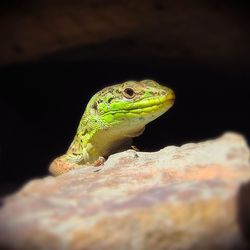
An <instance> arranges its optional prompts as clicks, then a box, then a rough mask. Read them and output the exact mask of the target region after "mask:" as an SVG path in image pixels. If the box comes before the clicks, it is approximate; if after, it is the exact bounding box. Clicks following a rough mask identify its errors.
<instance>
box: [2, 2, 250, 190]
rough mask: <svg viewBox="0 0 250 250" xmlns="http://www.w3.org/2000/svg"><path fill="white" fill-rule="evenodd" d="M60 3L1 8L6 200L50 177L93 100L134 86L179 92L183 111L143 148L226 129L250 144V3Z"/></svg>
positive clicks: (171, 114)
mask: <svg viewBox="0 0 250 250" xmlns="http://www.w3.org/2000/svg"><path fill="white" fill-rule="evenodd" d="M58 4H59V3H58V1H43V2H41V1H37V2H36V3H35V4H34V3H33V2H32V1H27V2H26V3H20V1H5V2H3V3H1V5H2V6H0V9H1V13H2V16H1V19H0V28H1V29H2V30H1V34H4V35H1V37H0V48H1V50H0V52H1V53H0V63H1V67H0V81H1V91H0V106H1V123H0V124H1V125H0V126H1V127H0V129H1V138H0V147H1V148H0V150H1V151H0V154H1V155H0V157H1V159H0V167H1V174H0V181H1V186H0V188H1V190H0V194H1V195H3V194H6V193H9V192H12V191H13V190H15V189H16V188H18V187H19V186H20V185H22V183H24V182H25V181H27V180H29V179H31V178H34V177H42V176H46V175H48V170H47V169H48V165H49V163H50V161H51V160H52V159H53V158H55V157H56V156H58V155H60V154H62V153H64V152H65V151H66V150H67V147H68V146H69V144H70V142H71V140H72V138H73V136H74V133H75V131H76V128H77V125H78V123H79V120H80V118H81V115H82V113H83V111H84V108H85V105H86V104H87V102H88V100H89V99H90V97H91V96H92V95H93V94H94V93H95V92H96V91H98V90H100V89H101V88H103V87H105V86H107V85H110V84H114V83H119V82H122V81H126V80H142V79H154V80H156V81H158V82H159V83H161V84H164V85H166V86H170V87H172V88H173V89H174V90H175V92H176V103H175V105H174V107H173V108H172V109H171V110H169V111H168V112H167V113H166V114H165V115H163V116H162V117H160V118H158V119H157V120H155V121H154V122H152V123H150V124H149V125H148V126H147V129H146V130H145V132H144V134H143V135H142V136H140V137H138V138H136V139H135V140H134V144H135V145H136V146H137V147H138V148H139V149H140V150H142V151H144V150H145V151H154V150H159V149H161V148H162V147H165V146H167V145H181V144H183V143H186V142H196V141H201V140H206V139H209V138H213V137H216V136H219V135H221V134H222V133H224V132H225V131H236V132H239V133H241V134H243V135H244V136H245V137H246V138H247V140H248V142H249V140H250V129H249V123H248V117H249V106H250V105H249V104H250V101H249V93H250V85H249V83H250V72H249V58H250V57H249V55H250V53H249V52H250V49H249V47H250V46H249V44H250V43H249V42H250V35H249V27H250V26H249V24H250V22H249V20H248V9H249V5H248V4H246V3H245V2H243V1H238V2H237V4H236V3H234V2H233V1H221V3H220V4H217V3H216V2H215V1H200V2H199V4H197V3H196V2H195V1H190V2H189V4H188V5H187V4H184V3H183V2H178V1H177V2H175V3H170V2H168V1H133V3H132V2H129V1H128V3H127V2H124V1H116V2H115V1H103V3H100V2H98V1H92V2H91V1H82V3H81V1H72V3H67V1H65V4H64V5H62V4H60V6H58ZM69 10H70V11H69ZM83 13H84V15H83ZM76 17H78V18H77V22H76V21H75V20H76V19H75V18H76ZM87 17H91V18H90V19H88V18H87ZM72 18H73V19H72ZM86 18H87V20H85V19H86ZM69 20H71V22H70V21H69ZM72 20H73V21H72ZM44 27H46V28H44ZM48 27H49V28H48ZM59 27H60V29H59ZM77 32H78V33H77Z"/></svg>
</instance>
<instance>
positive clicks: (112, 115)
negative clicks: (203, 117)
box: [49, 80, 175, 176]
mask: <svg viewBox="0 0 250 250" xmlns="http://www.w3.org/2000/svg"><path fill="white" fill-rule="evenodd" d="M174 100H175V94H174V91H173V90H172V89H170V88H168V87H165V86H163V85H160V84H159V83H157V82H156V81H154V80H142V81H126V82H124V83H120V84H115V85H112V86H108V87H106V88H104V89H102V90H101V91H99V92H97V93H96V94H95V95H94V96H93V97H92V98H91V99H90V101H89V102H88V104H87V106H86V109H85V111H84V113H83V115H82V118H81V120H80V123H79V125H78V128H77V132H76V135H75V137H74V139H73V141H72V143H71V144H70V146H69V148H68V150H67V152H66V153H65V154H63V155H62V156H59V157H57V158H56V159H55V160H53V161H52V163H51V164H50V166H49V171H50V173H51V174H52V175H55V176H57V175H60V174H63V173H65V172H68V171H69V170H71V169H75V168H79V167H82V166H84V165H89V164H92V165H94V166H97V165H101V164H102V163H103V162H104V159H105V157H108V156H109V155H110V154H112V153H114V152H118V151H119V150H120V149H122V148H125V146H127V147H129V146H130V145H131V143H132V138H133V137H136V136H139V135H141V134H142V133H143V131H144V129H145V125H146V124H148V123H149V122H151V121H153V120H155V119H156V118H157V117H159V116H161V115H162V114H163V113H165V112H166V111H167V110H168V109H169V108H171V107H172V106H173V104H174Z"/></svg>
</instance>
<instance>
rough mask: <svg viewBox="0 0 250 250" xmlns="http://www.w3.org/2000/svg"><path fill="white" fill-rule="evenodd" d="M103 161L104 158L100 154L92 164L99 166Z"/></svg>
mask: <svg viewBox="0 0 250 250" xmlns="http://www.w3.org/2000/svg"><path fill="white" fill-rule="evenodd" d="M104 162H105V158H104V157H102V156H99V158H98V159H97V160H95V161H94V163H93V166H94V167H100V166H101V165H103V164H104Z"/></svg>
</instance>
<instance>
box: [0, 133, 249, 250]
mask: <svg viewBox="0 0 250 250" xmlns="http://www.w3.org/2000/svg"><path fill="white" fill-rule="evenodd" d="M249 177H250V165H249V149H248V147H247V145H246V142H245V140H244V138H243V137H241V136H240V135H237V134H234V133H226V134H224V135H223V136H222V137H220V138H218V139H215V140H209V141H206V142H201V143H189V144H185V145H183V146H181V147H175V146H169V147H166V148H164V149H162V150H160V151H158V152H154V153H145V152H135V151H133V150H128V151H126V152H123V153H118V154H114V155H112V156H110V157H109V159H108V160H107V161H106V163H105V165H104V166H103V167H102V168H94V167H85V168H79V169H77V170H74V171H71V172H69V173H67V174H65V175H62V176H59V177H46V178H44V179H39V180H33V181H31V182H29V183H27V184H26V185H25V186H24V187H23V188H22V189H21V190H20V191H19V192H17V193H16V194H14V195H12V196H10V197H7V198H6V200H5V202H4V204H3V206H2V208H1V210H0V245H1V246H2V247H8V248H10V249H232V248H238V249H239V248H242V247H243V246H244V241H243V239H242V236H241V231H240V228H239V224H238V220H237V218H238V217H237V213H238V211H237V205H238V202H237V193H238V190H239V188H240V186H241V184H242V183H244V182H245V181H247V180H249ZM241 219H242V218H241ZM243 220H244V219H243Z"/></svg>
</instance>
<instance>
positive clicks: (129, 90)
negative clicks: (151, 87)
mask: <svg viewBox="0 0 250 250" xmlns="http://www.w3.org/2000/svg"><path fill="white" fill-rule="evenodd" d="M123 95H124V96H125V97H126V98H128V99H131V98H133V97H134V96H135V91H134V90H133V89H132V88H126V89H124V90H123Z"/></svg>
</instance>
